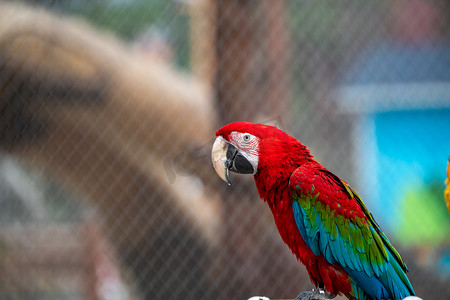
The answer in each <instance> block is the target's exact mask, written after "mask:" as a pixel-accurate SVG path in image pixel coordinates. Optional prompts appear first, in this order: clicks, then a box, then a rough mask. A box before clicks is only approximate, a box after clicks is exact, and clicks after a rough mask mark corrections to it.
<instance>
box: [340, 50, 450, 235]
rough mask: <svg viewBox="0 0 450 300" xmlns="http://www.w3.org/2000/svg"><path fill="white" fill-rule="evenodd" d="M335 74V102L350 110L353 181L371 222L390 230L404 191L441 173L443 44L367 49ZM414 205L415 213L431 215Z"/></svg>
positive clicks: (448, 118)
mask: <svg viewBox="0 0 450 300" xmlns="http://www.w3.org/2000/svg"><path fill="white" fill-rule="evenodd" d="M343 78H344V81H343V84H342V87H341V89H340V92H339V106H340V108H341V109H342V110H343V111H344V112H345V113H352V114H356V115H357V116H358V118H357V119H358V121H357V122H358V125H357V128H355V137H354V140H355V142H354V147H355V149H356V150H355V152H356V156H357V159H358V163H357V165H358V167H359V170H358V174H361V177H360V180H361V182H360V183H359V186H360V187H363V191H362V193H363V194H364V196H365V199H367V200H366V201H367V205H368V206H369V208H370V210H372V211H373V213H374V215H375V216H376V219H377V221H378V222H379V223H380V225H381V226H382V227H383V229H386V230H391V231H392V230H393V229H394V228H396V227H397V226H399V217H398V216H399V213H401V207H402V202H403V201H405V199H406V197H407V196H408V193H411V191H413V190H414V188H415V187H417V186H420V185H426V184H427V183H429V182H431V181H440V182H442V183H443V182H444V179H445V168H446V162H447V158H448V156H449V155H450V45H448V44H441V45H434V46H431V45H430V46H420V47H417V48H408V47H402V46H399V45H390V46H388V45H387V46H383V47H380V48H378V49H372V51H370V52H368V53H366V54H365V55H363V56H362V57H361V59H359V60H358V61H357V62H356V63H355V64H354V66H353V68H352V69H351V70H350V72H348V73H347V74H345V75H344V76H343ZM443 188H444V187H443ZM420 201H422V200H420ZM423 201H428V199H423ZM442 203H443V204H442V205H443V209H445V204H444V200H443V199H442ZM417 210H418V211H417V216H416V217H417V218H420V217H421V214H427V213H431V212H427V211H423V209H422V210H421V209H417Z"/></svg>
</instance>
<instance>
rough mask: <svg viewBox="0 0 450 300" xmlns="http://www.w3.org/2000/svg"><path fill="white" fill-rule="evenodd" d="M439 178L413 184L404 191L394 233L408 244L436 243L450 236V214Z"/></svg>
mask: <svg viewBox="0 0 450 300" xmlns="http://www.w3.org/2000/svg"><path fill="white" fill-rule="evenodd" d="M443 190H444V185H443V183H441V182H430V183H429V184H425V183H423V184H419V185H417V184H414V185H411V186H410V187H409V189H408V190H407V191H406V192H405V194H404V198H403V201H402V204H401V209H399V211H401V212H403V213H401V214H400V215H399V219H400V222H399V226H398V227H397V228H398V229H397V232H396V233H397V237H398V239H399V241H400V242H402V243H404V244H405V245H408V246H425V245H428V246H437V245H440V244H442V243H445V242H448V241H449V240H450V238H449V237H450V216H449V215H448V212H447V208H446V205H445V201H444V198H443V196H442V195H443Z"/></svg>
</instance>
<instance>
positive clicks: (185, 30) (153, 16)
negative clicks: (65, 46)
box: [27, 0, 190, 69]
mask: <svg viewBox="0 0 450 300" xmlns="http://www.w3.org/2000/svg"><path fill="white" fill-rule="evenodd" d="M27 2H32V3H38V4H39V5H43V6H45V7H47V8H49V9H51V10H53V11H56V12H58V13H62V14H66V15H69V16H74V17H79V18H82V19H85V20H87V21H88V22H89V23H91V24H92V25H94V26H95V27H97V28H100V29H102V30H106V31H109V32H112V33H113V34H115V35H117V36H118V37H120V38H121V39H123V40H124V41H126V42H132V41H134V40H135V39H136V38H137V37H139V35H141V34H143V33H144V32H145V31H147V30H148V29H150V28H153V29H156V30H158V31H161V32H162V33H163V34H164V35H166V36H167V38H168V40H169V43H170V44H172V46H173V49H174V51H175V54H176V57H175V60H176V64H177V65H178V66H180V67H181V68H183V69H189V67H190V59H189V58H190V55H189V51H190V43H189V15H187V14H186V13H184V12H183V10H182V8H181V7H180V6H181V5H182V4H177V3H176V2H175V1H167V0H114V1H111V0H73V1H68V0H67V1H48V0H39V1H36V0H34V1H32V0H29V1H27Z"/></svg>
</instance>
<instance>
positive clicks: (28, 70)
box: [0, 0, 450, 300]
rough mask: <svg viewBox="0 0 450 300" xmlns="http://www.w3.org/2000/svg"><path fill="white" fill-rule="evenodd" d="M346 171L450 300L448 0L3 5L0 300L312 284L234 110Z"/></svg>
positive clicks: (427, 283) (413, 265)
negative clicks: (225, 137) (228, 161)
mask: <svg viewBox="0 0 450 300" xmlns="http://www.w3.org/2000/svg"><path fill="white" fill-rule="evenodd" d="M242 120H246V121H254V122H261V123H266V124H270V125H274V126H277V127H279V128H281V129H282V130H285V131H287V132H288V133H290V134H291V135H293V136H295V137H297V138H298V139H299V140H300V141H301V142H303V143H304V144H306V145H307V146H308V147H309V148H310V149H311V151H312V153H313V154H314V156H315V157H316V158H317V159H318V160H319V161H320V162H321V163H322V164H323V165H325V166H326V167H327V168H329V169H330V170H331V171H332V172H334V173H335V174H336V175H338V176H339V177H341V178H342V179H344V180H346V181H347V182H348V183H349V184H350V185H351V186H352V187H353V188H354V189H355V190H356V191H357V192H358V193H359V194H360V196H361V198H362V199H363V200H364V201H365V203H366V205H367V207H368V208H369V210H370V211H371V212H372V213H373V215H374V217H375V219H376V220H377V222H378V223H379V224H380V226H381V227H382V229H383V230H384V231H385V232H386V233H387V235H388V237H389V238H390V240H391V242H392V243H393V244H394V246H395V247H396V248H397V249H398V250H399V252H400V253H401V255H402V257H403V259H404V260H405V262H406V264H407V265H408V267H409V270H410V272H409V273H408V276H409V278H410V280H411V282H412V284H413V286H414V288H415V290H416V292H417V294H418V295H419V296H421V297H422V298H424V299H449V298H450V216H449V214H448V212H447V209H446V205H445V201H444V197H443V193H444V188H445V185H444V180H445V178H446V173H445V170H446V167H447V158H448V156H449V155H450V4H449V2H448V1H446V0H441V1H433V0H398V1H387V0H385V1H347V0H345V1H314V0H296V1H294V0H291V1H287V0H285V1H269V0H262V1H249V0H227V1H213V0H178V1H166V0H110V1H107V0H61V1H52V0H41V1H39V0H34V1H31V0H30V1H1V2H0V149H1V153H0V299H70V300H72V299H73V300H78V299H87V300H109V299H111V300H122V299H123V300H126V299H130V300H131V299H133V300H144V299H149V300H150V299H152V300H155V299H165V300H167V299H185V300H200V299H217V300H220V299H223V300H229V299H247V298H249V297H251V296H254V295H265V296H268V297H271V298H275V299H277V298H278V299H279V298H289V297H290V298H294V297H295V296H296V295H297V294H298V293H299V292H300V291H302V290H310V289H311V288H313V286H312V284H311V283H310V280H309V278H308V275H307V273H306V271H305V269H304V267H303V266H302V265H301V264H300V263H299V262H297V261H296V259H295V257H294V256H293V255H292V254H291V253H290V251H289V250H288V248H287V246H285V245H284V244H283V242H282V240H281V238H280V237H279V236H278V232H277V231H276V228H275V224H274V222H273V218H272V216H271V214H270V211H269V209H268V207H267V206H266V204H265V203H264V202H263V201H262V200H260V199H259V197H258V195H257V192H256V188H255V186H254V183H253V180H252V178H251V177H249V176H247V177H246V176H239V175H232V178H231V180H232V182H233V185H232V186H227V185H226V184H225V183H224V182H222V181H221V180H220V178H219V177H218V176H217V175H216V174H215V172H214V170H213V168H212V165H211V163H210V151H211V146H212V142H213V141H214V133H215V131H216V130H217V129H218V128H220V127H221V126H222V125H224V124H226V123H228V122H231V121H242Z"/></svg>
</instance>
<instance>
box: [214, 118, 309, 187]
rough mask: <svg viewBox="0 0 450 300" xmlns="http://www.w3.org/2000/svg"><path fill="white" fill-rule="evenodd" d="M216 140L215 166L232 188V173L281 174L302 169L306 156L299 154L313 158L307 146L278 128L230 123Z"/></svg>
mask: <svg viewBox="0 0 450 300" xmlns="http://www.w3.org/2000/svg"><path fill="white" fill-rule="evenodd" d="M216 136H217V138H216V140H215V142H214V145H213V148H212V154H211V156H212V163H213V166H214V169H215V170H216V172H217V174H218V175H219V177H220V178H222V180H224V181H225V182H227V183H228V184H231V181H230V177H229V172H230V171H231V172H235V173H239V174H253V175H258V174H260V173H261V172H265V173H266V175H267V174H269V175H270V174H275V173H273V172H276V173H277V174H280V172H281V173H284V171H288V169H289V170H291V169H292V168H294V167H295V168H296V167H298V165H299V159H300V158H302V157H304V156H303V155H296V154H299V153H304V154H305V156H306V157H311V156H310V154H309V151H308V150H307V149H306V147H305V146H304V145H303V144H301V143H300V142H299V141H298V140H296V139H294V138H293V137H291V136H289V135H288V134H287V133H285V132H283V131H281V130H280V129H278V128H276V127H274V126H268V125H263V124H257V123H249V122H236V123H230V124H228V125H225V126H224V127H222V128H221V129H219V130H218V131H217V132H216ZM296 150H299V151H302V152H298V151H296ZM269 171H270V172H272V173H270V172H269Z"/></svg>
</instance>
